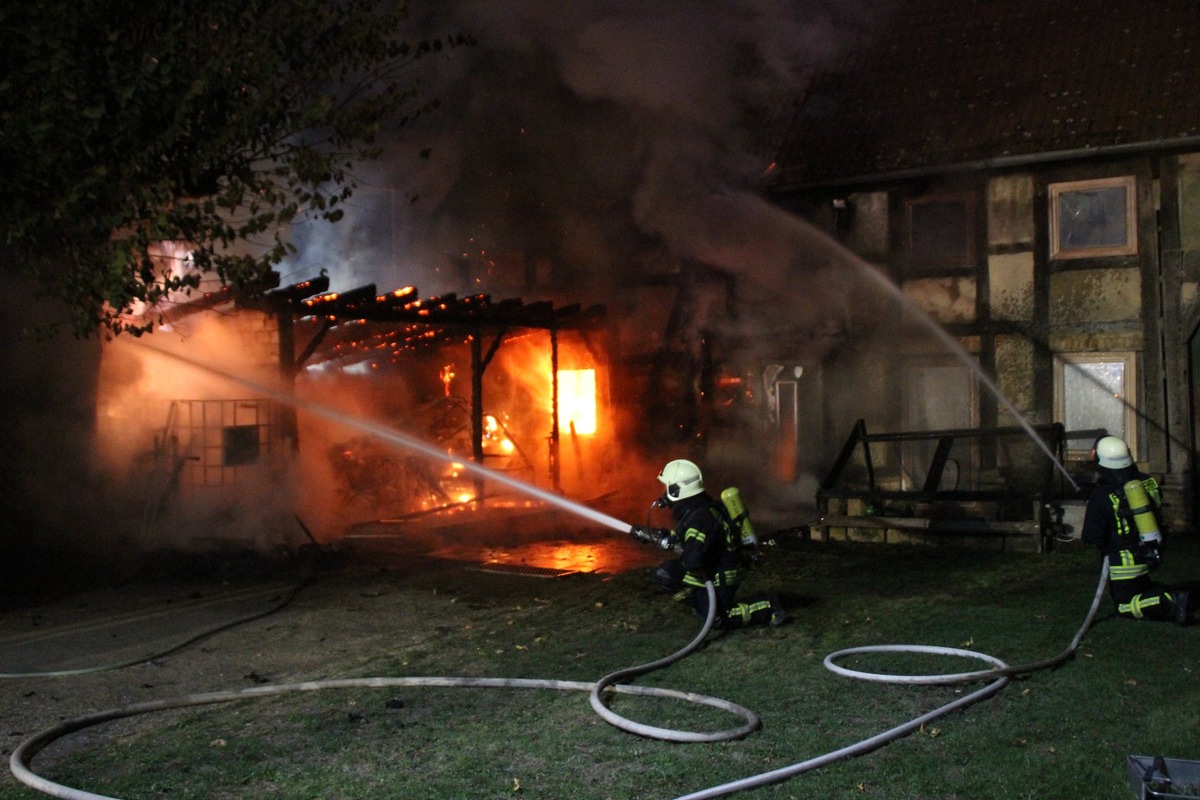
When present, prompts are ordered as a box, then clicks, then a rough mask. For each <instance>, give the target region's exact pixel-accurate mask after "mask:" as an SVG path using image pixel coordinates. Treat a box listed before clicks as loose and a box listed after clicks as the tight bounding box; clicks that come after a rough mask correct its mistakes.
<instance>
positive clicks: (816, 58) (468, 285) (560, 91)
mask: <svg viewBox="0 0 1200 800" xmlns="http://www.w3.org/2000/svg"><path fill="white" fill-rule="evenodd" d="M411 10H412V28H411V31H406V32H405V33H406V34H409V35H411V36H412V37H413V38H414V39H421V38H424V37H437V36H444V35H448V34H453V33H460V32H461V33H469V34H471V35H473V36H474V37H475V39H476V40H477V42H478V45H477V46H476V47H473V48H466V49H454V50H449V51H445V52H443V53H441V54H439V55H437V56H436V57H435V58H433V59H431V60H428V61H425V62H422V66H421V69H420V72H418V73H415V77H416V78H417V80H418V81H419V83H420V86H421V88H422V90H423V92H424V93H425V95H426V97H428V98H436V99H437V100H438V101H439V102H440V107H439V108H438V109H437V110H435V111H433V112H431V113H429V114H427V115H425V116H423V117H420V118H418V119H417V120H415V121H414V122H412V123H411V124H409V125H407V126H405V127H403V128H401V129H399V130H398V131H395V132H394V135H393V136H392V137H391V139H390V141H389V147H388V156H387V158H386V159H384V160H383V161H381V162H380V163H377V164H374V165H365V166H364V167H363V168H362V169H361V170H360V171H359V179H360V181H361V188H360V191H359V192H358V194H357V195H356V197H355V198H354V199H353V200H352V204H351V208H350V213H349V215H348V218H347V219H345V220H343V221H342V222H340V223H338V224H337V225H334V226H327V225H321V226H318V225H316V224H313V225H309V226H301V227H300V229H299V230H298V231H297V244H298V245H299V248H300V253H299V254H298V256H297V258H296V259H294V260H293V261H292V262H291V263H290V264H289V265H288V266H287V269H288V270H289V271H290V272H291V273H292V274H294V275H295V277H296V278H297V279H302V278H304V277H307V275H308V274H310V273H311V272H312V271H313V270H314V269H316V268H327V269H329V270H330V273H331V277H332V279H333V282H334V286H333V288H334V289H335V290H345V289H349V288H353V287H354V286H357V285H362V284H365V283H368V282H374V283H376V284H377V285H379V287H380V288H381V289H388V288H392V287H393V286H395V285H406V284H416V285H417V286H418V287H419V288H420V290H421V292H422V294H425V295H429V294H436V293H442V292H446V291H460V292H461V291H470V290H472V289H478V290H483V291H495V290H497V289H507V288H510V287H508V286H504V285H503V284H501V285H499V286H496V285H489V281H491V282H493V283H494V282H495V281H496V280H499V278H497V276H496V274H495V273H496V271H497V270H496V269H494V267H495V265H496V262H498V261H502V260H503V258H504V257H505V254H506V253H509V252H518V251H519V252H521V253H524V254H525V257H526V258H527V259H529V258H532V259H537V258H545V259H549V260H551V261H553V262H554V264H555V270H556V274H557V275H558V280H557V283H558V284H559V286H558V288H560V289H564V290H565V289H567V288H568V287H569V289H570V293H571V295H572V297H571V299H572V300H573V301H578V300H580V299H581V295H583V297H584V298H589V297H590V298H591V299H595V300H597V301H600V302H604V301H606V300H608V299H609V298H608V297H606V295H611V294H613V293H614V287H620V286H622V284H623V281H622V278H623V277H625V276H626V275H628V274H630V273H632V272H636V271H637V270H639V269H641V268H642V267H641V264H640V262H639V260H638V257H637V256H638V254H639V253H641V252H644V251H645V250H646V249H647V247H648V246H649V245H658V246H665V247H666V248H667V249H668V250H669V251H670V252H671V253H672V254H673V255H675V256H678V257H685V258H688V257H691V258H709V259H713V260H714V262H715V263H718V264H721V265H730V266H732V265H736V266H737V268H738V269H739V270H742V271H745V270H747V269H753V270H754V271H755V272H764V273H765V272H766V271H768V270H772V269H773V270H781V269H784V268H786V267H787V266H789V261H790V259H791V258H792V257H793V256H792V255H791V254H790V253H783V254H779V253H777V252H775V253H773V252H771V250H772V249H775V250H779V249H781V248H783V247H790V245H791V243H783V244H779V245H772V244H770V240H769V239H764V238H763V237H762V236H761V235H759V233H758V232H756V233H755V234H754V235H753V236H751V235H748V234H745V233H740V232H738V231H736V230H734V229H733V227H732V226H730V225H725V226H718V227H716V228H714V227H711V226H709V222H710V221H711V220H710V219H709V218H708V217H710V216H711V212H710V210H708V209H707V208H706V206H707V205H708V204H710V203H711V202H712V198H714V197H720V198H724V200H723V202H724V203H725V204H726V205H729V204H731V203H734V202H735V201H738V200H740V199H742V195H741V194H740V193H741V192H742V191H748V192H749V193H750V195H749V196H750V197H753V195H754V194H755V193H756V192H757V189H758V186H759V184H760V180H761V177H762V175H763V173H764V170H766V169H767V168H768V166H769V165H770V163H771V161H772V159H773V157H774V154H775V149H776V147H777V146H778V144H779V142H780V137H781V136H782V134H783V132H784V129H785V127H786V125H787V123H788V122H789V120H790V116H791V111H792V108H793V104H794V102H795V101H796V100H797V98H799V97H800V96H801V95H802V93H803V91H804V88H805V85H806V82H807V80H808V77H809V75H810V74H811V72H812V70H813V69H815V68H817V67H819V66H825V65H829V64H830V63H832V62H833V61H835V60H836V59H838V58H839V57H842V56H843V55H845V54H846V53H847V52H849V51H850V50H851V49H852V48H853V47H854V45H855V43H856V42H858V41H859V40H860V39H861V37H863V36H864V35H866V34H867V32H868V31H869V29H870V26H871V24H872V21H873V19H874V11H873V9H872V6H871V4H864V3H849V2H813V1H812V0H774V1H773V2H762V1H761V0H716V1H714V2H704V3H694V2H660V3H646V2H640V1H639V2H633V1H632V0H592V1H591V2H586V1H585V2H572V3H566V4H564V3H559V2H550V1H549V0H519V1H518V2H506V3H495V2H490V0H458V2H445V3H436V4H434V3H428V4H419V3H413V4H411ZM764 211H765V208H764V207H763V206H758V205H753V204H751V205H749V206H747V207H746V208H745V209H743V210H741V211H739V212H738V214H739V216H740V217H742V218H743V219H742V220H739V224H740V223H741V222H742V221H744V218H745V217H746V216H747V215H751V216H756V215H758V214H760V213H762V212H764ZM700 226H704V227H707V232H706V238H707V239H709V240H710V241H709V242H708V244H707V246H705V247H699V246H698V244H697V242H698V236H697V228H698V227H700ZM753 226H754V227H755V228H759V229H762V228H763V227H764V225H763V224H761V223H754V224H753ZM721 227H724V228H725V231H724V234H725V235H724V236H723V237H722V241H720V242H713V241H711V240H712V238H713V236H714V235H716V234H718V233H720V232H721ZM718 258H719V259H720V260H719V261H718V260H716V259H718ZM765 280H766V282H768V283H769V282H770V279H769V278H766V279H765ZM516 288H517V290H518V291H519V290H520V287H516ZM550 288H555V287H550Z"/></svg>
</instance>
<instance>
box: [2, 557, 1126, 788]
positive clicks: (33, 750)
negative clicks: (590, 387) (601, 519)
mask: <svg viewBox="0 0 1200 800" xmlns="http://www.w3.org/2000/svg"><path fill="white" fill-rule="evenodd" d="M1107 583H1108V559H1107V558H1105V559H1104V563H1103V566H1102V570H1101V576H1100V581H1099V584H1098V585H1097V587H1096V594H1095V597H1094V599H1093V601H1092V607H1091V610H1090V611H1089V612H1088V615H1087V618H1086V619H1085V620H1084V623H1083V625H1081V626H1080V628H1079V630H1078V632H1077V633H1076V634H1075V636H1074V638H1072V640H1071V643H1070V645H1069V646H1068V647H1067V648H1066V649H1065V650H1064V651H1063V652H1061V653H1059V654H1058V655H1057V656H1054V657H1053V658H1048V659H1045V660H1043V661H1038V662H1035V663H1031V664H1026V665H1022V666H1015V667H1014V666H1009V665H1008V664H1006V663H1005V662H1004V661H1002V660H1000V659H998V658H995V657H993V656H989V655H986V654H984V653H978V652H975V651H972V650H962V649H959V648H948V647H932V646H926V645H876V646H868V647H853V648H847V649H845V650H838V651H836V652H834V653H830V654H829V655H828V656H826V657H825V666H826V668H828V669H829V670H830V671H832V672H835V673H837V674H840V675H844V676H846V677H852V678H858V679H861V680H869V681H876V682H881V683H903V684H910V685H944V684H953V683H967V682H973V681H977V680H989V679H990V680H991V682H990V683H989V684H988V685H986V686H984V687H983V688H981V689H978V690H976V691H974V692H972V693H970V694H968V695H965V696H963V697H960V698H958V699H956V700H954V701H952V702H950V703H947V704H946V705H943V706H941V707H940V708H937V709H934V710H933V711H930V712H928V713H926V714H923V715H921V716H919V717H916V718H915V719H912V720H909V721H908V722H905V723H903V724H901V725H898V726H896V727H894V728H891V729H890V730H887V731H884V732H883V733H879V734H877V735H875V736H871V737H869V738H866V739H863V740H861V741H859V742H856V743H855V744H852V745H848V746H846V747H843V748H840V749H838V750H834V751H832V752H829V753H826V754H824V755H821V756H817V757H816V758H811V759H808V760H806V761H801V762H798V763H796V764H793V765H791V766H787V767H782V768H780V769H776V770H771V771H768V772H763V773H759V774H757V775H752V776H750V777H747V778H742V779H740V780H736V781H731V782H729V783H724V784H721V785H718V786H712V787H710V788H708V789H703V790H701V791H698V792H693V793H691V794H687V795H682V796H680V797H678V798H676V799H675V800H703V799H704V798H713V797H720V796H722V795H727V794H732V793H734V792H740V791H745V790H749V789H754V788H757V787H760V786H765V785H767V784H772V783H779V782H782V781H785V780H789V779H791V778H794V777H796V776H798V775H801V774H803V773H805V772H809V771H811V770H814V769H817V768H818V767H822V766H825V765H827V764H831V763H834V762H836V761H841V760H844V759H847V758H851V757H854V756H858V755H862V754H865V753H869V752H871V751H873V750H877V749H879V748H880V747H883V746H884V745H886V744H888V743H890V742H892V741H894V740H895V739H898V738H901V737H903V736H906V735H908V734H909V733H912V732H913V731H915V730H917V729H919V728H920V727H921V726H922V725H924V724H926V723H928V722H930V721H932V720H934V719H937V718H939V717H942V716H945V715H946V714H949V713H951V712H953V711H956V710H958V709H960V708H964V707H966V706H968V705H971V704H973V703H976V702H978V701H980V700H982V699H984V698H986V697H989V696H991V695H993V694H995V693H996V692H998V691H999V690H1000V689H1002V688H1003V687H1004V686H1005V685H1007V684H1008V681H1009V679H1010V678H1011V677H1012V676H1014V675H1019V674H1024V673H1029V672H1035V671H1038V670H1042V669H1047V668H1050V667H1054V666H1058V665H1060V664H1062V663H1064V662H1066V661H1067V660H1069V659H1070V658H1072V657H1073V656H1074V654H1075V651H1076V650H1077V649H1078V647H1079V643H1080V641H1081V640H1082V639H1083V635H1084V633H1086V632H1087V630H1088V629H1089V628H1090V627H1091V625H1092V622H1093V620H1094V619H1095V616H1096V612H1097V609H1098V608H1099V606H1100V599H1101V597H1102V596H1103V593H1104V589H1105V587H1106V585H1107ZM706 589H707V590H708V608H709V612H708V617H707V619H705V622H704V625H703V627H702V628H701V631H700V633H699V634H698V635H697V636H696V638H695V639H693V640H692V641H691V642H690V643H689V644H688V645H687V646H686V647H684V648H683V649H681V650H679V651H677V652H676V653H674V654H672V655H670V656H667V657H665V658H663V659H660V660H658V661H654V662H650V663H648V664H643V665H641V666H638V667H630V668H626V669H622V670H618V671H617V672H613V673H611V674H610V675H607V676H605V677H604V678H601V679H600V680H599V681H596V682H595V683H587V682H581V681H557V680H538V679H525V678H456V677H392V678H348V679H340V680H328V681H308V682H304V683H293V684H278V685H270V686H256V687H252V688H248V689H242V690H239V691H228V692H210V693H206V694H195V695H188V696H185V697H180V698H174V699H167V700H159V701H151V702H146V703H137V704H134V705H129V706H125V707H122V708H115V709H109V710H107V711H101V712H98V713H95V714H89V715H87V716H82V717H76V718H74V719H69V720H66V721H64V722H62V723H60V724H59V725H56V726H54V727H52V728H48V729H46V730H44V731H41V732H39V733H37V734H34V735H33V736H32V737H30V738H29V739H26V740H25V741H23V742H22V743H21V744H20V745H19V746H18V747H17V748H16V749H15V750H14V751H13V753H12V755H11V757H10V758H9V768H10V769H11V771H12V774H13V775H14V776H15V777H16V778H17V780H19V781H21V782H22V783H24V784H25V785H26V786H29V787H31V788H33V789H35V790H37V791H39V792H42V793H44V794H48V795H50V796H52V797H59V798H63V800H119V799H118V798H113V797H110V796H108V795H101V794H95V793H93V792H88V791H85V790H82V789H75V788H72V787H69V786H64V785H62V784H60V783H55V782H54V781H51V780H49V779H47V778H44V777H42V776H40V775H38V774H36V773H35V772H34V771H33V769H32V767H31V766H30V765H31V763H32V761H33V758H34V756H36V755H37V754H38V753H39V752H41V751H42V750H43V749H45V748H46V747H47V746H49V745H50V744H51V743H53V742H54V741H56V740H58V739H60V738H62V737H64V736H67V735H68V734H71V733H74V732H76V731H79V730H83V729H85V728H88V727H91V726H93V725H98V724H100V723H102V722H109V721H111V720H116V719H122V718H125V717H132V716H136V715H139V714H148V713H152V712H156V711H166V710H169V709H176V708H184V707H188V706H199V705H209V704H215V703H224V702H230V701H234V700H245V699H248V698H255V697H265V696H270V695H279V694H287V693H291V692H303V691H317V690H321V689H347V688H370V689H374V688H389V687H397V686H409V687H417V686H423V687H474V688H505V689H556V690H565V691H586V692H588V693H589V699H590V700H591V704H592V707H593V709H595V710H596V712H597V713H598V714H600V716H602V717H603V718H604V719H605V720H606V721H607V722H609V723H611V724H612V725H614V726H616V727H618V728H620V729H622V730H625V731H627V732H630V733H634V734H637V735H640V736H646V737H650V738H657V739H666V740H668V741H678V742H713V741H723V740H728V739H738V738H743V737H745V736H747V735H749V734H750V733H751V732H753V731H755V730H757V729H758V728H759V726H760V720H759V717H758V715H756V714H755V713H754V712H752V711H750V710H749V709H746V708H744V707H743V706H740V705H737V704H736V703H731V702H729V701H726V700H721V699H719V698H714V697H709V696H706V695H697V694H692V693H689V692H681V691H676V690H672V689H660V688H655V687H644V686H634V685H631V684H622V683H618V681H620V680H622V679H624V678H631V677H636V676H638V675H644V674H646V673H648V672H651V671H653V670H656V669H661V668H662V667H665V666H667V665H669V664H672V663H674V662H676V661H678V660H680V659H681V658H684V657H685V656H687V655H688V654H690V653H691V652H692V651H693V650H695V649H696V648H697V647H699V646H700V644H701V643H702V642H703V641H704V639H705V638H706V637H707V636H708V633H709V631H710V630H711V629H712V625H713V621H714V619H715V615H716V590H715V589H714V588H713V585H712V583H711V582H709V583H707V584H706ZM880 652H907V653H925V654H932V655H950V656H958V657H964V658H971V659H976V660H979V661H983V662H985V663H987V664H990V665H991V668H989V669H984V670H977V671H973V672H960V673H955V674H948V675H908V676H901V675H888V674H883V673H869V672H861V671H858V670H851V669H847V668H845V667H842V666H839V665H838V664H837V663H836V662H837V661H839V660H840V659H842V658H845V657H847V656H851V655H861V654H866V653H880ZM605 691H612V692H616V693H619V694H631V695H638V696H643V697H647V696H648V697H666V698H671V699H678V700H685V701H687V702H691V703H697V704H701V705H707V706H711V707H714V708H719V709H723V710H726V711H729V712H731V713H734V714H738V715H741V716H742V717H743V719H745V724H744V725H741V726H739V727H737V728H731V729H729V730H724V731H715V732H711V733H696V732H689V731H678V730H673V729H666V728H657V727H653V726H648V725H643V724H641V723H637V722H633V721H631V720H628V719H626V718H625V717H622V716H620V715H618V714H616V713H614V712H613V711H612V710H611V709H609V708H608V707H607V706H605V705H604V703H603V702H602V700H601V699H600V696H601V694H602V693H603V692H605Z"/></svg>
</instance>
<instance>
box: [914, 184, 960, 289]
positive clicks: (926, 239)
mask: <svg viewBox="0 0 1200 800" xmlns="http://www.w3.org/2000/svg"><path fill="white" fill-rule="evenodd" d="M906 212H907V213H906V216H907V221H908V263H909V268H910V271H911V273H912V274H915V275H926V274H932V273H945V272H947V271H956V270H961V269H965V268H967V267H970V266H971V265H972V264H974V263H975V199H974V197H973V196H972V195H954V196H946V195H942V196H931V197H921V198H918V199H915V200H909V201H908V203H907V206H906Z"/></svg>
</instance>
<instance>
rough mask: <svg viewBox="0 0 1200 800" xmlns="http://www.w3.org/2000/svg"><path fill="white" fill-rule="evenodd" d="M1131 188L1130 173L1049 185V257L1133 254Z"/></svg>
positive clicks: (1132, 183) (1132, 195)
mask: <svg viewBox="0 0 1200 800" xmlns="http://www.w3.org/2000/svg"><path fill="white" fill-rule="evenodd" d="M1134 188H1135V187H1134V179H1133V176H1132V175H1128V176H1125V177H1122V178H1106V179H1104V180H1095V181H1073V182H1071V183H1052V184H1050V187H1049V189H1050V257H1051V258H1057V259H1067V258H1094V257H1099V256H1125V255H1133V254H1134V253H1136V252H1137V236H1136V233H1135V232H1136V230H1137V227H1136V220H1135V216H1134V200H1135V197H1136V193H1135V191H1134Z"/></svg>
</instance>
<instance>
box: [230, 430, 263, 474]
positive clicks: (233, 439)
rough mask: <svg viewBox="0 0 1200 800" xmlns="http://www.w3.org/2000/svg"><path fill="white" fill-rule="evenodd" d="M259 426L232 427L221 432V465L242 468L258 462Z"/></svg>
mask: <svg viewBox="0 0 1200 800" xmlns="http://www.w3.org/2000/svg"><path fill="white" fill-rule="evenodd" d="M258 433H259V427H258V426H257V425H231V426H229V427H226V428H223V429H222V430H221V453H222V458H221V463H222V464H224V465H225V466H227V467H240V466H244V465H246V464H254V463H256V462H257V461H258Z"/></svg>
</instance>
